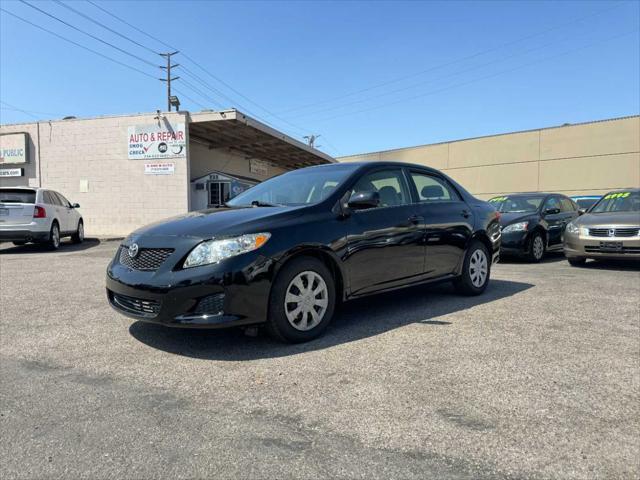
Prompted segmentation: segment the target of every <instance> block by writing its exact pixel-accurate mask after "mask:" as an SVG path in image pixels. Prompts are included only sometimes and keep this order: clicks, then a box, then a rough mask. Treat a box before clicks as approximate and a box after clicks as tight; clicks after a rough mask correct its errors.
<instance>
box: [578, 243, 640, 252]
mask: <svg viewBox="0 0 640 480" xmlns="http://www.w3.org/2000/svg"><path fill="white" fill-rule="evenodd" d="M584 251H585V252H587V253H640V247H622V248H621V249H620V250H612V249H603V248H601V247H600V246H595V245H591V246H585V247H584Z"/></svg>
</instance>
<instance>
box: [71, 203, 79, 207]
mask: <svg viewBox="0 0 640 480" xmlns="http://www.w3.org/2000/svg"><path fill="white" fill-rule="evenodd" d="M71 206H72V207H73V208H80V204H79V203H74V204H73V205H71Z"/></svg>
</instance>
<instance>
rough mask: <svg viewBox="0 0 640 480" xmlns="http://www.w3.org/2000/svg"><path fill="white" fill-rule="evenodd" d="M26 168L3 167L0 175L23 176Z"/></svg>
mask: <svg viewBox="0 0 640 480" xmlns="http://www.w3.org/2000/svg"><path fill="white" fill-rule="evenodd" d="M22 176H24V168H3V169H0V177H22Z"/></svg>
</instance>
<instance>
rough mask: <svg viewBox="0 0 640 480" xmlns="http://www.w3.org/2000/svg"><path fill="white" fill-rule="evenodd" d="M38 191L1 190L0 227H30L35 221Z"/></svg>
mask: <svg viewBox="0 0 640 480" xmlns="http://www.w3.org/2000/svg"><path fill="white" fill-rule="evenodd" d="M35 203H36V191H35V190H30V189H26V188H0V226H2V227H3V228H9V229H10V227H13V226H16V229H19V228H20V226H26V225H29V224H30V223H31V222H32V221H33V210H34V206H35Z"/></svg>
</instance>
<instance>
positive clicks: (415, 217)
mask: <svg viewBox="0 0 640 480" xmlns="http://www.w3.org/2000/svg"><path fill="white" fill-rule="evenodd" d="M423 220H424V217H421V216H420V215H411V216H410V217H409V223H411V224H413V225H418V224H419V223H420V222H422V221H423Z"/></svg>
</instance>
